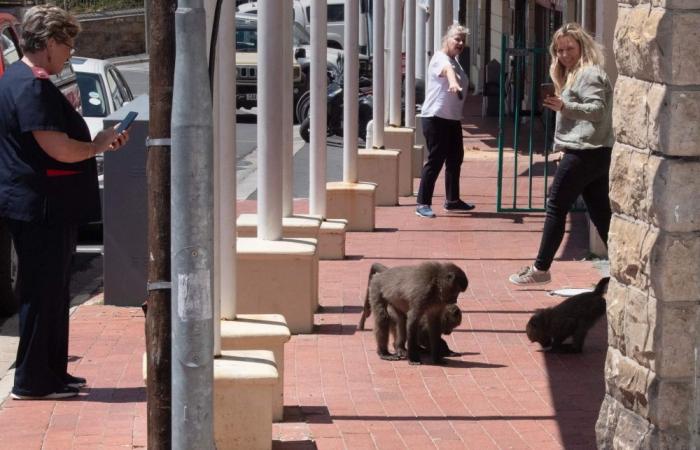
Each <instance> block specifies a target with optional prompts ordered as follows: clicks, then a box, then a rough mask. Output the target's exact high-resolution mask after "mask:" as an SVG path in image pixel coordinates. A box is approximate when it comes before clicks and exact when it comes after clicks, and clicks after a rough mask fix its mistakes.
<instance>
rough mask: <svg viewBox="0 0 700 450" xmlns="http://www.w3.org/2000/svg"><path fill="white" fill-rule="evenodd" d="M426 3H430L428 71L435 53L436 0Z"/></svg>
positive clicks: (427, 50)
mask: <svg viewBox="0 0 700 450" xmlns="http://www.w3.org/2000/svg"><path fill="white" fill-rule="evenodd" d="M438 1H439V0H438ZM426 3H427V4H428V21H427V22H426V27H425V56H426V59H425V69H426V73H427V70H428V66H429V65H430V58H432V56H433V54H435V0H427V2H426ZM425 79H426V80H427V79H428V77H427V76H426V77H425ZM426 87H427V86H426Z"/></svg>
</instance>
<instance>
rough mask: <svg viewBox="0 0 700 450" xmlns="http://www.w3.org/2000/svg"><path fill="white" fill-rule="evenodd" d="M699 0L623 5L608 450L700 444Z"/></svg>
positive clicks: (604, 440)
mask: <svg viewBox="0 0 700 450" xmlns="http://www.w3.org/2000/svg"><path fill="white" fill-rule="evenodd" d="M698 42H700V0H619V1H618V20H617V25H616V28H615V39H614V49H615V59H616V63H617V68H618V70H619V77H618V79H617V83H616V86H615V96H614V107H613V124H614V127H615V134H616V143H615V147H614V149H613V158H612V164H611V168H610V198H611V203H612V209H613V219H612V223H611V225H610V233H609V240H608V243H609V249H608V250H609V252H608V253H609V257H610V273H611V277H612V280H611V283H610V286H609V289H608V311H607V314H608V341H609V342H608V345H609V347H608V354H607V358H606V363H605V380H606V395H605V399H604V401H603V405H602V407H601V410H600V414H599V417H598V423H597V425H596V434H597V438H598V447H599V448H601V449H630V450H632V449H634V450H637V449H654V450H656V449H690V448H697V445H698V439H697V436H698V427H697V426H698V419H697V417H698V415H699V414H700V410H699V408H698V395H697V393H696V389H697V388H696V386H695V380H696V377H699V376H700V374H698V373H696V372H697V370H698V369H697V367H700V364H698V363H697V362H696V357H695V352H696V349H697V346H698V345H697V344H698V342H699V338H700V325H699V320H700V201H698V197H699V196H700V46H699V45H698Z"/></svg>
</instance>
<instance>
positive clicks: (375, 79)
mask: <svg viewBox="0 0 700 450" xmlns="http://www.w3.org/2000/svg"><path fill="white" fill-rule="evenodd" d="M372 7H373V18H372V47H373V48H374V49H376V51H375V52H374V59H373V61H372V147H374V148H384V95H385V94H384V92H385V91H384V1H383V0H379V1H377V0H375V1H374V4H373V5H372Z"/></svg>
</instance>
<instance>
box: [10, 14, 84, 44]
mask: <svg viewBox="0 0 700 450" xmlns="http://www.w3.org/2000/svg"><path fill="white" fill-rule="evenodd" d="M78 33H80V23H78V20H77V19H76V18H75V17H73V16H72V15H70V14H69V13H67V12H66V11H64V10H63V9H61V8H59V7H58V6H54V5H50V4H46V5H37V6H34V7H32V8H29V10H27V12H26V13H25V14H24V20H23V21H22V36H21V38H20V42H19V46H20V47H21V48H22V50H23V51H24V52H25V53H35V52H38V51H41V50H43V49H45V48H46V43H47V42H48V41H49V39H51V38H53V39H55V40H56V41H57V42H60V43H63V44H66V43H68V40H69V39H75V37H76V36H77V35H78Z"/></svg>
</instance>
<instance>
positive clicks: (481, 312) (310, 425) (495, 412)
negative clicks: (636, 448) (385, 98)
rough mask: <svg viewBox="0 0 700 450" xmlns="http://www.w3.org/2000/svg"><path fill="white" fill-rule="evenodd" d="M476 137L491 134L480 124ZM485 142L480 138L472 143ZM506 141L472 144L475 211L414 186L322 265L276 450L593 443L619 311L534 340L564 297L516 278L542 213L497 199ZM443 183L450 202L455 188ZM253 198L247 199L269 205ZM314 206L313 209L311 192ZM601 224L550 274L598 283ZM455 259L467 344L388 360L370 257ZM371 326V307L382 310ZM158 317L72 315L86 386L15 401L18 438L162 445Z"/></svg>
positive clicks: (93, 309)
mask: <svg viewBox="0 0 700 450" xmlns="http://www.w3.org/2000/svg"><path fill="white" fill-rule="evenodd" d="M465 130H467V131H466V132H467V136H466V137H465V144H467V142H470V139H472V140H473V139H478V140H484V139H488V137H487V136H486V137H484V136H476V137H474V136H475V135H476V134H478V133H479V132H480V131H479V130H476V133H471V132H470V131H469V130H468V129H467V128H466V127H465ZM468 148H469V147H468ZM495 176H496V160H495V157H494V153H489V152H485V151H475V152H468V155H467V157H466V158H465V163H464V165H463V171H462V180H461V181H462V192H463V198H464V199H465V200H467V201H471V202H475V203H476V204H477V208H476V209H475V210H474V211H473V212H472V213H467V214H462V215H459V214H450V215H447V214H442V211H441V208H439V207H438V208H436V212H437V213H438V218H436V219H434V220H429V219H423V218H419V217H417V216H416V215H415V214H414V199H412V198H404V199H401V205H400V206H398V207H382V208H377V214H376V226H377V231H375V232H373V233H348V235H347V246H346V252H347V258H346V259H345V260H343V261H322V262H321V263H320V269H319V271H320V274H319V280H320V287H319V296H320V303H321V305H322V308H321V310H320V311H319V312H318V313H317V314H316V316H315V323H316V325H317V328H316V330H315V332H314V333H313V334H310V335H299V336H294V337H293V338H292V340H291V341H290V342H289V343H288V344H287V346H286V347H285V365H286V379H285V421H284V422H283V423H280V424H275V425H274V426H273V430H272V439H273V448H275V449H285V450H287V449H296V448H299V449H312V448H319V449H335V448H338V449H348V450H359V449H365V448H367V449H375V448H376V449H382V450H384V449H394V448H411V449H423V448H429V449H434V448H439V449H452V448H454V449H462V448H473V449H506V448H513V449H520V448H533V449H535V448H537V449H560V448H566V449H591V448H595V434H594V424H595V420H596V417H597V413H598V408H599V405H600V403H601V399H602V396H603V392H604V386H603V376H602V374H603V364H604V357H605V351H606V329H605V323H604V321H601V322H600V323H598V324H597V325H596V326H595V327H594V329H593V330H592V332H591V334H590V336H589V339H588V341H587V342H586V346H585V348H584V353H583V354H581V355H549V354H544V353H542V352H540V351H539V348H538V346H537V345H535V344H531V343H530V342H528V340H527V338H526V336H525V334H524V327H525V323H526V322H527V319H528V318H529V316H530V314H531V313H532V311H533V310H534V309H535V308H538V307H543V306H548V305H552V304H554V303H556V302H557V301H559V300H560V299H557V298H554V297H551V296H549V295H548V293H547V291H546V290H544V289H541V288H520V287H516V286H513V285H510V284H509V283H508V282H507V276H508V275H509V274H510V273H512V272H513V271H515V270H516V269H518V268H519V267H520V266H522V265H525V264H527V263H529V262H531V260H532V258H533V257H534V254H535V252H536V250H537V246H538V242H539V237H540V231H541V228H542V216H541V214H527V213H522V214H497V213H495V206H494V201H495V200H494V199H495V184H496V183H495ZM443 195H444V188H443V186H442V181H441V180H439V181H438V185H437V189H436V198H435V205H437V206H439V205H440V203H441V201H442V200H443ZM254 208H255V205H254V203H253V202H245V201H244V202H239V211H240V212H246V211H252V210H254ZM296 208H297V210H298V211H299V212H303V211H305V210H306V209H305V204H304V202H303V201H302V202H298V203H297V204H296ZM586 238H587V233H586V224H585V220H584V219H583V217H582V215H581V214H573V217H572V220H571V221H570V223H569V225H568V229H567V235H566V237H565V242H564V244H563V245H562V249H561V251H560V254H559V257H560V258H561V260H558V261H556V262H555V264H554V266H553V283H552V285H551V286H548V288H550V289H552V288H560V287H585V286H590V285H592V284H593V283H595V282H596V281H597V279H598V278H599V277H600V274H599V272H598V270H597V269H595V268H594V267H593V265H592V263H591V262H589V261H582V260H581V259H582V258H583V257H584V256H585V255H586V253H587V251H586V246H585V244H586ZM425 260H450V261H453V262H455V263H457V264H458V265H459V266H461V267H462V268H463V269H464V270H465V271H466V273H467V275H468V277H469V281H470V285H469V289H468V290H467V292H465V293H464V294H463V295H461V296H460V298H459V305H460V307H461V308H462V310H463V311H464V312H465V315H464V321H463V323H462V325H461V326H460V327H459V328H458V329H457V330H455V332H454V333H452V335H450V336H447V341H448V343H449V344H450V346H451V347H452V348H453V349H454V350H455V351H457V352H460V353H461V356H459V357H454V358H450V362H449V363H448V364H447V366H444V367H436V366H430V365H424V366H409V365H408V364H407V363H406V362H405V361H400V362H387V361H381V360H380V359H379V358H378V357H377V355H376V353H375V344H374V342H373V335H372V331H371V330H370V331H356V329H355V327H356V324H357V321H358V318H359V314H360V311H361V305H362V298H363V294H364V290H365V287H366V282H367V272H368V270H369V266H370V265H371V264H372V263H373V262H375V261H380V262H382V263H385V264H387V265H390V266H391V265H397V264H411V263H416V262H419V261H425ZM368 324H369V325H370V326H368V328H371V320H370V321H369V322H368ZM143 350H144V340H143V316H142V314H141V310H140V309H138V308H116V307H109V306H81V307H80V308H79V309H78V310H77V311H76V313H75V314H74V315H73V316H72V318H71V342H70V354H71V355H75V356H73V357H72V360H71V362H70V370H71V371H72V372H73V373H75V374H76V375H81V376H85V377H87V378H88V379H89V386H88V388H87V389H85V391H84V393H83V394H81V396H80V397H78V398H77V399H71V400H64V401H36V402H21V401H13V400H9V399H8V400H6V401H5V403H4V404H3V406H2V409H0V448H2V449H22V450H25V449H39V448H43V449H112V448H114V449H117V448H120V449H123V448H142V447H145V444H146V404H145V391H144V385H143V382H142V379H141V355H142V352H143Z"/></svg>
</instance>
